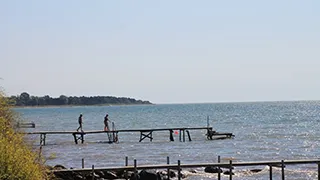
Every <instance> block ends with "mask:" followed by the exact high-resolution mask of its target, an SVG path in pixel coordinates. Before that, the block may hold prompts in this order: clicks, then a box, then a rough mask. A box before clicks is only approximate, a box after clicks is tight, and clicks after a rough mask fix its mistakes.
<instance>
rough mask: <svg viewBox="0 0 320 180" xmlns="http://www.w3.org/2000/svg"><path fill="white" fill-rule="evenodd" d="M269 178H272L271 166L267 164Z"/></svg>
mask: <svg viewBox="0 0 320 180" xmlns="http://www.w3.org/2000/svg"><path fill="white" fill-rule="evenodd" d="M269 179H270V180H272V166H271V165H269Z"/></svg>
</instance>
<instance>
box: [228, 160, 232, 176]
mask: <svg viewBox="0 0 320 180" xmlns="http://www.w3.org/2000/svg"><path fill="white" fill-rule="evenodd" d="M229 172H230V176H229V180H232V160H230V169H229Z"/></svg>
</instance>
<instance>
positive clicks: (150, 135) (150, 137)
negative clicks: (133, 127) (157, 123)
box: [139, 131, 153, 142]
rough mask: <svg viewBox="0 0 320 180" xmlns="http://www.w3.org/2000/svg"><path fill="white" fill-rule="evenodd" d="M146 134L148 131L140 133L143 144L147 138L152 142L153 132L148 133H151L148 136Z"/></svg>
mask: <svg viewBox="0 0 320 180" xmlns="http://www.w3.org/2000/svg"><path fill="white" fill-rule="evenodd" d="M144 132H146V131H140V141H139V142H141V141H142V140H144V139H145V138H149V139H150V141H152V139H153V138H152V131H148V132H149V133H148V134H144Z"/></svg>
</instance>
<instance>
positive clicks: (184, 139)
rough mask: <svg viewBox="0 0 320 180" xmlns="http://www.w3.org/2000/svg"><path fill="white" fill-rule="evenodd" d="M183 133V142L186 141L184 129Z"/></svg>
mask: <svg viewBox="0 0 320 180" xmlns="http://www.w3.org/2000/svg"><path fill="white" fill-rule="evenodd" d="M182 133H183V142H186V134H185V130H182Z"/></svg>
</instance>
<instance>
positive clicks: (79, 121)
mask: <svg viewBox="0 0 320 180" xmlns="http://www.w3.org/2000/svg"><path fill="white" fill-rule="evenodd" d="M78 123H79V127H78V129H77V132H78V131H79V129H81V132H83V130H82V114H80V116H79V118H78Z"/></svg>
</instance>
